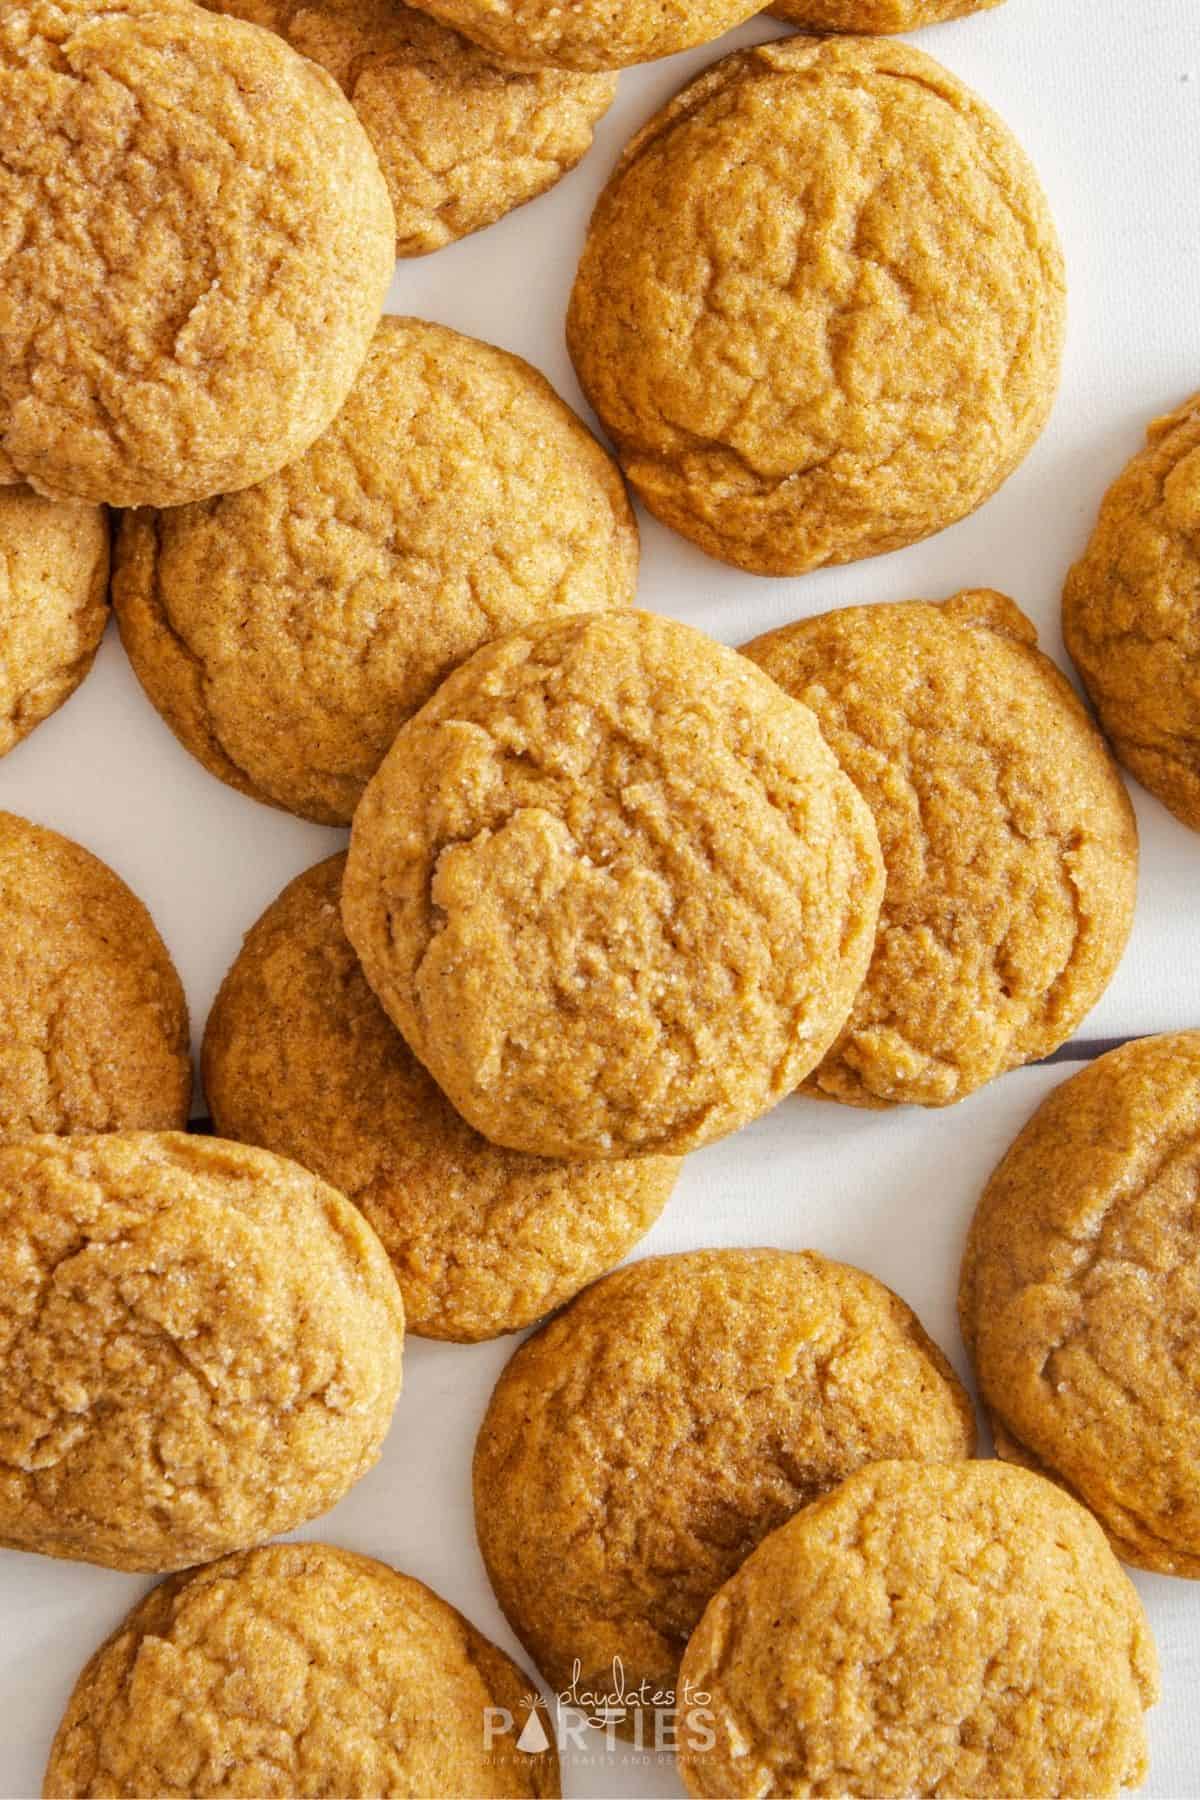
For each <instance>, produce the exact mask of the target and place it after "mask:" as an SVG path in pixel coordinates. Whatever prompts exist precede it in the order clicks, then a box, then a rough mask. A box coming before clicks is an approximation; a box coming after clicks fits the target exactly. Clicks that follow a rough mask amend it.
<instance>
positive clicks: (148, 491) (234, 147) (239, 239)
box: [0, 0, 395, 506]
mask: <svg viewBox="0 0 1200 1800" xmlns="http://www.w3.org/2000/svg"><path fill="white" fill-rule="evenodd" d="M394 245H395V235H394V221H393V219H392V213H391V206H390V204H389V202H388V197H387V189H386V186H385V184H384V181H383V177H382V175H381V174H380V172H379V167H378V164H377V162H376V160H375V156H374V153H373V151H372V150H371V147H370V144H369V142H368V140H367V137H366V135H365V133H364V131H363V129H362V126H361V125H360V124H359V122H358V120H357V119H356V117H355V115H354V112H353V110H352V108H351V107H350V105H349V103H348V101H347V100H346V99H345V98H344V96H343V95H342V94H341V93H340V92H339V91H338V89H337V87H336V85H335V84H334V82H333V81H332V80H331V79H330V77H329V76H328V75H326V74H325V73H324V72H323V71H321V70H319V69H318V68H316V67H315V65H314V64H312V63H310V62H308V61H307V60H306V59H305V58H303V57H301V56H298V55H297V54H296V53H295V51H293V50H290V49H289V48H288V47H287V45H286V44H284V43H283V42H282V40H281V39H279V38H277V37H275V36H272V35H271V34H269V33H266V32H262V31H258V30H256V29H254V28H253V27H251V26H248V25H245V24H243V23H241V22H240V21H238V20H235V19H223V18H218V17H216V16H215V15H213V14H211V13H207V12H203V11H201V10H200V9H199V8H197V7H195V6H193V5H191V4H190V0H9V3H8V4H6V5H5V6H4V7H3V8H2V9H0V482H8V483H12V482H18V481H21V480H25V481H28V482H29V483H30V484H31V485H32V486H33V487H35V488H37V489H38V490H39V491H41V492H43V493H45V494H48V495H51V496H54V497H59V498H68V497H76V498H80V499H85V500H95V501H106V502H108V503H109V504H110V505H114V506H143V505H150V506H168V505H177V504H180V503H182V502H185V501H191V500H198V499H202V498H204V497H205V496H207V495H210V494H215V493H225V492H228V491H230V490H232V489H235V488H242V487H246V486H248V485H249V484H250V483H251V482H254V481H259V480H261V479H262V478H263V477H264V476H266V475H269V474H271V473H273V472H274V470H276V469H278V468H280V467H281V466H282V465H283V464H284V463H287V462H290V461H291V460H292V459H293V458H295V457H296V456H299V455H300V454H301V452H302V451H304V450H305V449H307V447H308V445H309V444H310V443H311V442H312V441H313V439H314V438H315V437H317V436H318V435H319V433H320V432H321V431H323V430H324V429H325V427H326V425H328V423H329V421H330V420H331V419H332V417H333V416H334V414H335V413H336V412H337V410H338V408H339V407H340V405H341V403H342V401H343V400H344V399H345V397H346V394H347V392H348V390H349V387H350V384H351V382H352V381H353V379H354V376H355V374H356V373H357V371H358V367H359V365H360V363H361V362H362V359H363V357H364V356H365V354H366V350H367V346H368V344H369V342H370V337H371V332H372V331H373V329H374V326H375V323H376V320H377V319H378V317H379V314H380V310H381V307H382V303H383V297H384V293H385V290H386V288H387V283H388V280H389V278H390V274H391V269H392V265H393V251H394Z"/></svg>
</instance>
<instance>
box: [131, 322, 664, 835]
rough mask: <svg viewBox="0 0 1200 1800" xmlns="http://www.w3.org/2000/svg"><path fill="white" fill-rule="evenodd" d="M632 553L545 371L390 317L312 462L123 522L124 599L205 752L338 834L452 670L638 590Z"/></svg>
mask: <svg viewBox="0 0 1200 1800" xmlns="http://www.w3.org/2000/svg"><path fill="white" fill-rule="evenodd" d="M637 562H638V537H637V526H636V524H635V522H634V517H633V512H632V509H631V508H630V505H629V501H628V498H627V496H626V493H625V487H624V484H623V482H622V480H621V477H620V475H619V473H618V471H617V469H616V468H615V466H614V464H613V463H612V461H611V459H610V458H609V457H608V456H607V455H606V454H605V452H604V451H603V450H602V449H601V448H600V446H599V444H597V443H596V441H595V439H594V438H593V437H592V435H591V433H590V432H589V431H588V430H587V429H586V427H585V426H584V425H582V424H581V422H580V421H579V420H578V419H577V418H576V417H575V414H574V413H573V412H571V411H570V409H569V408H568V407H567V406H565V405H564V404H563V402H562V401H561V400H560V399H559V398H558V395H557V394H556V393H555V392H554V390H553V389H552V388H551V386H550V384H549V383H548V382H547V381H546V380H545V379H544V377H543V376H541V375H539V374H538V372H537V370H536V369H532V368H530V366H529V364H528V363H525V362H522V361H521V359H520V358H519V357H516V356H510V355H508V353H507V352H506V351H503V350H496V349H493V348H492V346H491V345H490V344H481V343H479V342H478V341H477V340H476V339H474V338H468V337H462V336H460V334H459V333H458V332H456V331H450V330H448V329H447V328H446V327H445V326H444V325H431V324H427V323H425V322H424V321H422V320H420V319H395V318H387V319H384V320H383V321H382V323H381V324H380V326H379V329H378V331H377V333H376V336H375V341H374V344H373V346H372V349H371V353H370V355H369V356H368V358H367V362H366V365H365V367H364V369H363V372H362V375H361V376H360V377H359V380H358V382H357V384H356V386H355V388H354V391H353V393H352V394H351V396H350V399H349V401H348V402H347V404H346V406H345V408H344V409H343V411H342V412H341V414H340V415H339V417H338V418H337V420H336V421H335V422H334V424H333V425H332V426H331V427H330V428H329V430H328V431H327V432H326V433H325V435H324V436H323V437H322V438H321V439H320V440H319V441H318V442H317V443H316V444H314V445H313V447H312V449H311V450H310V451H309V453H308V455H307V456H305V457H302V458H301V459H300V460H299V461H298V462H295V463H293V464H292V465H291V466H290V467H289V468H286V469H283V470H281V471H280V473H279V474H278V475H275V476H272V477H271V479H270V480H269V481H266V482H264V483H262V484H261V485H260V486H258V487H255V488H251V489H249V490H248V491H247V492H245V493H241V494H235V495H233V496H231V497H226V498H223V499H217V500H210V501H207V502H205V503H203V504H201V505H197V506H191V507H182V508H174V509H172V510H171V511H169V512H164V513H152V512H146V511H143V512H138V513H133V514H129V515H127V516H126V518H125V519H124V520H123V521H122V526H121V532H120V535H119V538H118V541H117V553H116V576H115V580H114V583H113V600H114V604H115V606H116V611H117V619H118V622H119V624H120V627H121V636H122V639H123V641H124V643H125V647H126V649H127V650H128V652H129V657H130V660H131V662H132V663H133V666H134V669H135V671H136V673H137V676H138V679H139V680H140V681H141V683H142V686H143V687H144V688H145V690H146V692H147V694H148V695H149V697H150V699H151V700H152V701H153V703H154V705H155V706H156V707H157V708H158V710H159V711H160V712H161V713H162V715H163V717H164V718H165V720H166V721H167V723H168V725H170V727H171V729H172V730H173V731H174V732H175V734H176V736H177V737H178V738H179V739H180V740H181V742H182V743H183V744H184V745H185V746H186V747H187V748H188V749H189V750H190V751H191V752H192V754H193V755H195V756H197V757H199V759H200V761H201V762H202V763H204V764H205V766H206V767H207V768H209V769H211V770H212V772H213V773H214V774H215V775H218V776H220V778H221V779H222V780H223V781H227V782H228V783H229V784H230V786H231V787H236V788H239V789H241V791H242V792H243V793H247V794H250V795H252V796H253V797H254V798H255V799H257V800H264V801H267V802H268V803H269V804H271V805H275V806H281V807H284V808H286V809H287V810H288V811H290V812H298V813H301V814H303V815H304V816H305V817H307V818H311V819H316V820H317V821H318V822H320V823H324V824H330V825H336V824H348V823H349V821H350V818H351V815H352V814H353V812H354V808H355V806H356V805H357V803H358V800H359V797H360V796H361V794H362V790H363V788H364V786H365V785H366V782H367V781H368V779H369V778H370V776H371V775H372V774H373V773H374V771H375V770H376V768H377V767H378V766H379V764H380V762H381V761H382V759H383V756H384V754H385V752H386V751H387V749H388V747H389V746H390V744H391V742H392V739H393V738H394V737H395V735H396V733H397V731H398V730H399V729H400V726H401V725H402V724H403V723H404V721H405V719H407V718H408V717H409V716H410V715H411V714H412V713H414V712H415V711H416V710H417V708H418V707H420V706H421V705H423V703H424V702H425V701H426V700H427V699H428V698H429V696H430V695H431V694H432V693H433V691H434V689H435V688H436V687H437V685H438V683H439V682H440V681H441V680H442V678H443V677H444V676H445V675H447V674H449V672H450V670H451V669H452V668H453V667H454V666H455V665H456V664H457V663H459V662H461V661H462V660H463V658H464V657H466V656H468V655H469V654H470V653H471V651H472V650H475V649H477V648H478V647H479V645H480V644H482V643H485V642H486V641H487V640H488V639H489V638H492V637H496V636H498V635H499V634H500V633H501V632H504V631H511V630H514V629H515V628H516V627H518V626H522V625H526V624H531V623H533V622H535V621H537V620H539V619H542V618H546V617H555V616H561V615H563V614H567V613H573V612H580V611H587V610H592V609H595V608H603V607H612V606H621V605H624V604H625V603H626V602H627V601H629V600H631V599H632V598H633V592H634V587H635V584H636V581H637Z"/></svg>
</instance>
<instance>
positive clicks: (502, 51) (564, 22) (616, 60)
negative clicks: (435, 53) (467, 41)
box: [420, 0, 755, 70]
mask: <svg viewBox="0 0 1200 1800" xmlns="http://www.w3.org/2000/svg"><path fill="white" fill-rule="evenodd" d="M420 4H421V10H422V11H423V12H429V13H432V14H433V16H434V17H435V18H437V19H441V20H442V22H443V24H446V25H452V26H453V27H454V29H455V30H456V31H461V32H463V33H465V35H466V36H467V37H469V38H471V39H473V40H474V42H475V43H477V44H479V45H481V46H482V47H483V49H485V50H486V51H487V52H488V53H489V55H491V56H496V57H499V58H501V59H502V60H503V61H505V62H510V63H512V64H513V65H514V66H515V67H517V68H525V69H545V68H551V69H583V70H588V69H620V68H624V67H625V66H626V65H627V64H629V63H644V62H653V61H654V60H655V59H656V58H658V57H660V56H673V55H674V54H675V52H676V51H677V50H692V49H694V48H695V47H696V45H697V44H707V43H709V42H710V41H711V39H713V38H717V37H720V36H721V35H722V33H723V32H726V31H729V30H730V29H731V28H732V27H733V26H734V25H740V24H741V22H742V20H743V19H748V18H750V16H751V15H752V13H753V12H754V10H755V8H754V7H753V6H748V5H747V4H746V0H677V3H676V4H674V5H672V6H670V7H666V6H660V5H657V4H655V0H578V3H577V4H575V5H573V6H562V5H560V4H558V0H420Z"/></svg>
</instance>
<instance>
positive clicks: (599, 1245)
mask: <svg viewBox="0 0 1200 1800" xmlns="http://www.w3.org/2000/svg"><path fill="white" fill-rule="evenodd" d="M345 863H346V859H345V857H344V856H334V857H331V858H330V859H329V861H328V862H323V863H320V864H318V866H317V867H316V868H315V869H309V870H307V871H306V873H305V874H303V875H300V876H298V877H297V878H296V880H295V881H293V882H292V883H291V885H290V886H289V887H287V888H285V890H284V892H283V893H282V894H281V895H280V896H279V898H278V900H276V901H275V902H274V904H273V905H272V906H270V907H268V909H267V911H266V912H265V913H264V914H263V916H262V918H261V919H259V921H258V923H257V924H256V925H255V926H254V927H253V928H252V929H251V931H250V932H249V933H248V934H247V937H246V942H245V945H244V947H243V949H242V952H241V954H240V956H239V957H238V959H237V961H236V962H235V963H234V965H233V967H232V969H230V971H229V973H228V975H227V976H226V977H225V980H224V982H223V983H222V985H221V991H220V993H219V994H218V995H217V999H216V1002H215V1004H214V1006H213V1010H212V1013H211V1014H210V1016H209V1021H208V1028H207V1030H206V1032H205V1036H204V1091H205V1094H206V1095H207V1097H208V1104H209V1107H210V1108H211V1110H212V1115H213V1121H214V1123H215V1125H216V1127H217V1130H218V1131H219V1132H220V1133H221V1134H222V1136H225V1137H234V1138H239V1139H241V1140H242V1141H243V1142H245V1143H251V1144H262V1145H263V1146H264V1148H266V1149H268V1150H275V1151H277V1152H278V1153H279V1154H280V1155H281V1156H291V1157H294V1158H295V1159H296V1161H297V1162H300V1163H303V1164H304V1166H305V1168H307V1169H312V1170H314V1171H315V1173H316V1174H318V1175H321V1176H322V1177H323V1178H324V1179H325V1180H326V1181H329V1182H332V1184H333V1185H334V1187H336V1188H338V1189H339V1190H340V1191H341V1192H342V1193H344V1194H346V1195H348V1196H349V1198H350V1199H351V1200H353V1201H354V1203H355V1205H356V1206H358V1207H360V1208H361V1209H362V1211H363V1212H364V1213H365V1214H366V1216H367V1218H368V1219H369V1220H370V1222H371V1224H372V1225H373V1226H374V1227H375V1230H376V1231H377V1232H378V1233H379V1236H380V1238H381V1240H382V1242H383V1244H384V1246H385V1248H386V1249H387V1251H388V1254H389V1255H390V1256H391V1258H392V1265H393V1267H394V1268H395V1271H396V1277H397V1280H398V1281H399V1283H400V1286H401V1289H402V1290H403V1293H404V1311H405V1318H406V1322H407V1325H408V1329H409V1330H410V1331H414V1332H416V1333H418V1334H419V1335H421V1336H425V1337H438V1338H451V1339H454V1340H456V1341H458V1342H467V1341H473V1340H475V1339H478V1338H487V1337H494V1336H496V1335H497V1334H498V1333H500V1332H504V1331H517V1330H520V1329H521V1328H522V1327H523V1326H526V1325H532V1324H533V1323H534V1322H535V1321H536V1320H538V1319H541V1318H544V1317H545V1315H546V1314H547V1313H549V1312H552V1311H553V1310H554V1308H555V1307H557V1306H561V1305H562V1304H563V1302H564V1301H565V1300H569V1299H570V1297H571V1295H572V1294H574V1293H577V1292H578V1290H579V1289H580V1288H581V1287H584V1286H586V1284H587V1283H588V1282H589V1281H593V1280H595V1278H596V1276H597V1275H602V1274H603V1273H604V1271H605V1270H606V1269H609V1268H611V1267H612V1266H613V1264H614V1263H617V1262H619V1261H620V1259H621V1257H622V1256H624V1254H625V1252H626V1251H627V1250H628V1249H629V1248H630V1246H631V1245H632V1244H633V1243H635V1242H636V1240H637V1239H638V1238H639V1237H641V1235H642V1233H643V1232H645V1231H648V1230H649V1228H650V1226H651V1225H652V1224H653V1223H654V1220H655V1219H656V1218H657V1217H658V1214H659V1213H660V1212H661V1211H662V1208H663V1205H664V1203H665V1202H666V1199H667V1196H668V1194H669V1193H670V1191H671V1188H672V1187H673V1186H674V1183H675V1177H676V1175H677V1174H678V1171H679V1164H678V1162H677V1161H676V1160H675V1159H674V1158H673V1157H666V1156H639V1157H631V1158H628V1159H626V1160H624V1161H621V1162H595V1161H593V1162H573V1163H567V1162H555V1161H552V1160H551V1159H549V1158H547V1157H541V1156H522V1155H521V1154H520V1152H518V1151H515V1150H502V1149H500V1148H499V1147H498V1146H497V1145H495V1144H489V1143H488V1141H487V1139H486V1138H482V1137H480V1135H479V1133H478V1132H477V1131H473V1130H472V1129H471V1127H470V1126H469V1125H468V1124H467V1122H466V1120H465V1119H462V1118H460V1117H459V1115H458V1114H457V1113H456V1112H455V1110H454V1108H453V1107H452V1106H451V1105H450V1102H449V1101H448V1100H447V1099H446V1097H445V1095H444V1094H442V1093H441V1091H440V1090H439V1088H438V1087H437V1085H436V1083H435V1082H434V1081H433V1080H432V1079H431V1077H430V1076H429V1075H428V1074H427V1073H426V1072H425V1070H424V1069H423V1068H422V1067H421V1065H420V1063H419V1062H418V1061H417V1059H416V1057H415V1056H414V1055H413V1053H412V1051H411V1050H410V1049H409V1048H408V1045H407V1044H406V1043H405V1042H404V1039H403V1038H402V1037H401V1036H400V1033H399V1032H398V1031H397V1030H396V1028H395V1026H394V1025H393V1024H392V1022H391V1020H390V1019H389V1018H388V1016H387V1014H386V1013H385V1012H384V1010H383V1008H382V1007H381V1006H380V1004H379V1002H378V1000H377V999H376V998H375V996H374V994H373V993H372V992H371V989H370V988H369V987H368V985H367V981H366V977H365V976H364V975H363V973H362V970H361V969H360V967H359V963H358V958H357V957H356V956H355V954H354V951H353V950H352V949H351V947H350V944H349V943H348V941H347V939H346V934H345V931H344V930H343V928H342V921H341V912H340V906H339V900H340V893H341V884H342V873H343V870H344V868H345Z"/></svg>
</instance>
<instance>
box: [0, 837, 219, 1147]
mask: <svg viewBox="0 0 1200 1800" xmlns="http://www.w3.org/2000/svg"><path fill="white" fill-rule="evenodd" d="M191 1093H192V1069H191V1060H190V1056H189V1042H188V1016H187V1003H186V1001H185V1000H184V997H183V988H182V987H181V986H180V982H179V977H178V975H177V974H176V973H175V965H174V964H173V963H172V961H171V958H170V956H169V954H168V952H167V948H166V945H165V944H164V943H163V941H162V939H161V938H160V937H159V935H158V932H157V931H156V930H155V929H154V922H153V920H152V919H151V917H150V914H149V913H148V912H147V911H146V909H145V907H144V906H143V905H142V903H141V901H140V900H138V899H137V898H136V897H135V896H134V895H133V894H131V893H130V891H129V889H128V888H127V887H126V886H125V883H124V882H123V881H121V880H120V879H119V877H118V876H116V875H114V874H113V872H112V870H111V869H109V868H107V867H106V866H105V864H104V863H102V862H100V861H99V860H98V858H96V857H94V856H91V855H90V854H89V853H88V852H87V851H86V850H84V849H83V848H82V847H81V846H80V845H79V844H75V843H72V842H71V840H70V838H65V837H60V836H59V835H58V833H57V832H56V831H47V830H45V829H44V828H43V827H42V826H40V825H31V824H30V823H29V821H28V819H19V818H17V816H16V815H15V814H14V813H5V812H0V1140H3V1139H6V1138H20V1137H28V1136H30V1135H31V1134H32V1133H35V1132H41V1131H63V1132H71V1131H121V1130H131V1129H134V1128H143V1129H146V1130H160V1129H166V1128H168V1127H171V1126H176V1125H179V1126H182V1125H186V1123H187V1117H188V1107H189V1104H190V1101H191Z"/></svg>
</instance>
